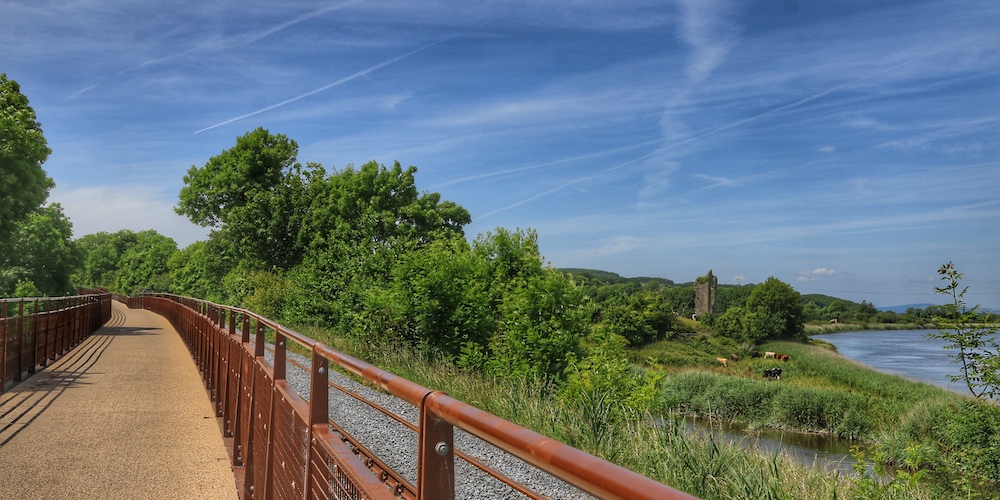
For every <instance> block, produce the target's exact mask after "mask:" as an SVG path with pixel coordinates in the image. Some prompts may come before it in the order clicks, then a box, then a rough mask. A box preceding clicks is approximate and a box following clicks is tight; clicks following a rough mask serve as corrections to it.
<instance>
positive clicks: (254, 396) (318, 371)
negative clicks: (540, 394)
mask: <svg viewBox="0 0 1000 500" xmlns="http://www.w3.org/2000/svg"><path fill="white" fill-rule="evenodd" d="M122 299H123V300H125V301H126V303H127V304H128V305H129V307H133V308H144V309H148V310H151V311H154V312H157V313H159V314H161V315H163V316H165V317H166V318H167V319H168V320H169V321H170V322H171V323H172V324H173V325H174V328H175V329H177V331H178V332H179V333H180V335H181V336H182V337H183V339H184V341H185V343H186V344H187V345H188V347H189V349H190V350H191V354H192V356H193V357H194V359H195V362H196V364H197V365H198V366H199V369H200V370H201V373H202V377H203V380H204V382H205V386H206V388H207V389H208V392H209V395H210V397H211V399H212V401H213V404H214V405H215V408H216V416H217V417H219V419H220V422H221V425H222V429H223V433H224V435H225V437H226V439H227V446H228V447H229V449H230V453H231V456H230V459H231V461H232V464H233V470H234V473H235V475H236V480H237V485H238V487H239V493H240V496H241V497H242V498H244V499H247V498H267V499H270V498H280V499H285V498H306V499H308V498H338V499H341V498H350V499H361V498H368V499H389V498H404V499H411V498H416V499H453V498H454V497H455V461H454V459H455V454H456V450H455V449H454V442H453V434H454V429H455V428H459V429H462V430H464V431H466V432H468V433H470V434H472V435H474V436H477V437H478V438H480V439H482V440H484V441H486V442H488V443H490V444H492V445H493V446H496V447H498V448H500V449H502V450H504V451H506V452H507V453H509V454H511V455H513V456H515V457H517V458H519V459H521V460H523V461H524V462H526V463H529V464H531V465H533V466H535V467H538V468H539V469H542V470H544V471H546V472H548V473H549V474H551V475H553V476H555V477H558V478H560V479H562V480H563V481H566V482H567V483H569V484H571V485H573V486H576V487H577V488H580V489H581V490H583V491H585V492H587V493H590V494H592V495H594V496H596V497H599V498H621V499H673V498H677V499H679V498H693V497H691V496H689V495H687V494H685V493H683V492H680V491H678V490H675V489H673V488H670V487H668V486H666V485H663V484H661V483H658V482H656V481H653V480H651V479H649V478H646V477H645V476H642V475H640V474H637V473H635V472H632V471H630V470H627V469H624V468H622V467H620V466H618V465H615V464H612V463H610V462H606V461H604V460H601V459H599V458H597V457H594V456H592V455H589V454H587V453H584V452H582V451H580V450H577V449H575V448H572V447H570V446H568V445H565V444H563V443H560V442H558V441H555V440H553V439H551V438H548V437H545V436H543V435H541V434H538V433H536V432H533V431H531V430H529V429H526V428H524V427H521V426H519V425H516V424H514V423H512V422H510V421H507V420H504V419H502V418H500V417H497V416H495V415H491V414H489V413H487V412H484V411H482V410H479V409H477V408H475V407H473V406H470V405H468V404H465V403H463V402H461V401H457V400H455V399H452V398H450V397H448V396H447V395H446V394H444V393H442V392H439V391H432V390H430V389H427V388H425V387H422V386H420V385H418V384H416V383H414V382H412V381H409V380H406V379H404V378H402V377H399V376H397V375H394V374H392V373H389V372H387V371H384V370H381V369H379V368H377V367H375V366H372V365H370V364H368V363H366V362H364V361H361V360H359V359H356V358H353V357H351V356H348V355H346V354H343V353H341V352H338V351H336V350H333V349H332V348H330V347H329V346H327V345H325V344H323V343H320V342H317V341H315V340H313V339H311V338H309V337H306V336H304V335H301V334H299V333H297V332H295V331H293V330H290V329H288V328H286V327H284V326H282V325H280V324H278V323H275V322H273V321H271V320H269V319H267V318H264V317H261V316H259V315H256V314H253V313H251V312H249V311H246V310H243V309H239V308H233V307H228V306H221V305H218V304H214V303H211V302H206V301H201V300H197V299H192V298H188V297H179V296H173V295H164V294H155V295H142V296H139V297H134V298H122ZM269 337H271V339H272V341H273V345H274V349H273V362H269V361H268V359H267V356H266V350H265V349H266V346H267V343H268V342H267V340H268V338H269ZM288 341H292V342H294V343H297V344H299V345H301V346H302V347H304V348H305V349H307V350H308V351H310V352H311V357H312V361H311V366H309V367H306V368H307V371H308V372H309V374H310V377H311V378H310V390H309V397H308V401H307V400H306V398H304V397H303V396H302V395H300V394H298V393H296V391H295V390H293V389H292V388H291V387H290V386H289V384H288V383H287V382H286V370H287V365H288V363H289V360H288V353H287V348H288V346H287V342H288ZM331 363H332V364H333V365H336V366H337V367H339V368H341V369H342V370H345V371H346V372H348V373H350V374H353V375H355V376H357V377H359V378H361V379H363V380H364V381H367V382H368V383H369V384H371V385H374V386H375V387H378V388H381V389H382V390H383V391H386V392H388V393H389V394H392V395H393V396H395V397H397V398H399V399H401V400H403V401H406V402H408V403H410V404H412V405H414V406H415V407H417V408H418V409H419V411H420V418H419V425H418V426H417V441H418V450H417V458H416V461H417V474H416V484H415V485H414V484H410V483H409V482H408V481H407V480H405V479H403V478H402V476H401V475H400V474H397V473H395V472H394V471H392V470H391V469H390V468H389V467H388V466H386V465H385V464H384V463H383V462H382V461H380V460H378V459H377V457H375V456H374V455H373V454H372V453H371V452H369V451H367V450H366V449H364V447H363V446H361V445H360V444H358V443H356V442H354V441H353V439H352V438H351V437H350V436H349V435H347V433H345V432H343V430H342V429H341V428H340V426H339V425H338V424H337V423H336V422H331V421H330V417H329V403H330V399H329V385H330V384H329V374H328V371H329V368H330V365H331Z"/></svg>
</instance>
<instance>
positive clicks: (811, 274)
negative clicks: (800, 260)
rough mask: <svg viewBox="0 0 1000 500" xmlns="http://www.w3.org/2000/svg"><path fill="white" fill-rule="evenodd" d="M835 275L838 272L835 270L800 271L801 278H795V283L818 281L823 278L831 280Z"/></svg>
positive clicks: (822, 268) (818, 268)
mask: <svg viewBox="0 0 1000 500" xmlns="http://www.w3.org/2000/svg"><path fill="white" fill-rule="evenodd" d="M835 274H836V271H834V270H833V269H827V268H825V267H817V268H816V269H813V270H812V271H799V276H798V277H797V278H795V281H816V280H818V279H821V278H829V277H831V276H833V275H835Z"/></svg>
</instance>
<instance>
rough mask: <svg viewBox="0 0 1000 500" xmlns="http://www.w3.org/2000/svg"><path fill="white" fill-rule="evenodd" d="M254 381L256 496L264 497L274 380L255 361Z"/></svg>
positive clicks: (252, 443) (254, 477)
mask: <svg viewBox="0 0 1000 500" xmlns="http://www.w3.org/2000/svg"><path fill="white" fill-rule="evenodd" d="M253 366H254V373H253V377H254V381H253V391H254V392H253V409H252V411H253V417H251V418H252V419H253V429H251V433H252V435H251V437H250V439H251V443H250V446H251V449H250V450H249V453H251V454H252V458H251V460H253V482H252V485H253V488H254V498H263V496H262V493H263V491H262V490H263V489H264V488H265V487H266V486H267V477H268V468H270V466H271V464H269V463H268V455H267V452H268V444H269V443H270V432H271V423H272V419H271V399H272V396H273V395H274V383H273V382H274V381H273V380H272V379H271V375H270V374H269V373H268V372H267V371H266V370H265V369H264V367H262V366H261V365H260V364H259V363H254V365H253Z"/></svg>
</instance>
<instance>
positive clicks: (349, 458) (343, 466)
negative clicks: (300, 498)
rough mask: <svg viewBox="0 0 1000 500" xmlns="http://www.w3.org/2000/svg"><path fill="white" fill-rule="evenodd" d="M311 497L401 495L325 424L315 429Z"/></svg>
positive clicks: (351, 499)
mask: <svg viewBox="0 0 1000 500" xmlns="http://www.w3.org/2000/svg"><path fill="white" fill-rule="evenodd" d="M317 427H319V426H317ZM309 498H321V499H336V500H362V499H382V498H385V499H389V498H397V497H396V495H394V494H393V492H392V491H390V490H389V487H388V486H387V485H386V484H383V483H382V482H381V481H379V480H378V478H376V477H375V476H374V475H373V474H371V473H370V472H369V471H368V469H367V468H366V467H365V466H364V464H363V463H361V460H360V459H359V458H358V457H357V456H356V455H355V454H354V453H353V451H352V450H351V448H350V447H348V446H347V445H345V444H344V443H343V442H341V440H340V438H339V436H337V434H336V433H334V432H332V431H330V430H329V428H325V429H322V428H321V429H314V430H313V441H312V443H311V454H310V460H309Z"/></svg>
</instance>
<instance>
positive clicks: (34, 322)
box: [28, 298, 39, 373]
mask: <svg viewBox="0 0 1000 500" xmlns="http://www.w3.org/2000/svg"><path fill="white" fill-rule="evenodd" d="M38 300H39V299H38V298H35V306H34V307H32V309H31V364H30V365H28V373H35V366H36V365H37V364H38Z"/></svg>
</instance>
